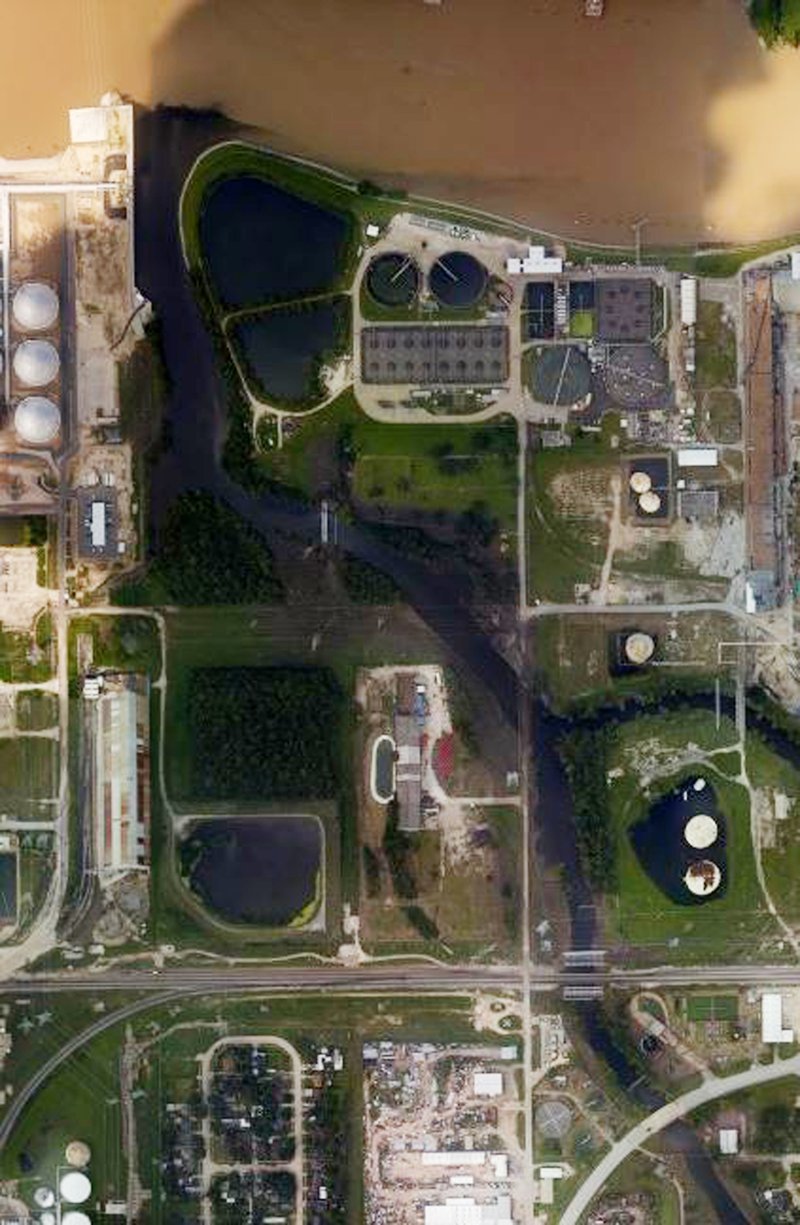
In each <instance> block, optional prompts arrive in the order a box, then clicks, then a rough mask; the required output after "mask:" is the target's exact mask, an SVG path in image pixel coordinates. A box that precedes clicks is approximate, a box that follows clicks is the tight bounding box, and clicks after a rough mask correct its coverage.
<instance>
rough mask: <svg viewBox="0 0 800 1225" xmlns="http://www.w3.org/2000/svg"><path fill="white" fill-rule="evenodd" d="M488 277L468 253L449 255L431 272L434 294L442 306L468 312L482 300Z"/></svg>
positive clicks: (457, 252)
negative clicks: (467, 310)
mask: <svg viewBox="0 0 800 1225" xmlns="http://www.w3.org/2000/svg"><path fill="white" fill-rule="evenodd" d="M487 280H488V274H487V272H486V269H485V268H484V266H483V264H482V263H481V262H480V260H478V259H476V258H475V256H474V255H470V254H468V252H466V251H448V253H447V255H441V256H440V257H439V259H437V261H436V263H435V264H434V265H433V267H432V268H431V271H430V277H429V283H430V287H431V293H432V294H433V296H434V297H435V298H436V299H437V300H438V301H439V302H441V304H442V306H451V307H456V308H461V309H465V310H466V309H468V308H469V307H470V306H474V305H475V304H476V302H478V301H479V300H480V299H481V297H482V296H483V293H484V290H485V289H486V282H487Z"/></svg>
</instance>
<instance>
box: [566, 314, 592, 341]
mask: <svg viewBox="0 0 800 1225" xmlns="http://www.w3.org/2000/svg"><path fill="white" fill-rule="evenodd" d="M596 328H597V323H596V319H595V312H594V311H593V310H579V311H572V312H571V314H570V317H569V334H570V336H572V337H573V339H575V340H590V339H591V338H592V336H594V334H595V331H596Z"/></svg>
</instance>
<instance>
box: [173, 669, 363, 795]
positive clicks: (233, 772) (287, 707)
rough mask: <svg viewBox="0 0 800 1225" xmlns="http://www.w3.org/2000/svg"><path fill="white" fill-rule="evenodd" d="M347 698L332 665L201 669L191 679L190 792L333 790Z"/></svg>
mask: <svg viewBox="0 0 800 1225" xmlns="http://www.w3.org/2000/svg"><path fill="white" fill-rule="evenodd" d="M343 701H344V699H343V694H342V691H341V689H340V687H339V684H338V681H337V680H336V677H335V676H334V674H333V672H331V671H330V670H329V669H327V668H199V669H197V670H196V671H194V672H193V673H192V677H191V681H190V684H189V731H190V736H191V744H192V794H193V795H195V796H196V797H198V798H205V799H220V800H222V799H231V800H234V799H238V800H249V799H262V800H270V799H286V800H290V799H308V798H312V797H313V798H315V799H325V798H328V797H333V796H335V795H336V794H337V792H338V789H339V782H340V772H341V764H340V759H341V752H340V749H341V727H342V718H343Z"/></svg>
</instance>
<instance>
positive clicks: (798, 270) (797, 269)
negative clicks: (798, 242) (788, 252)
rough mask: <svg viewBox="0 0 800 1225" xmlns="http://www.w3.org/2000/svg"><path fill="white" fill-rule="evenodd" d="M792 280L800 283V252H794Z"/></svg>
mask: <svg viewBox="0 0 800 1225" xmlns="http://www.w3.org/2000/svg"><path fill="white" fill-rule="evenodd" d="M792 280H793V281H800V251H792Z"/></svg>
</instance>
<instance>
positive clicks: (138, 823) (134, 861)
mask: <svg viewBox="0 0 800 1225" xmlns="http://www.w3.org/2000/svg"><path fill="white" fill-rule="evenodd" d="M105 679H106V684H105V686H104V688H103V690H102V692H101V693H100V695H99V697H97V698H95V699H94V700H92V701H91V703H90V707H89V711H88V714H89V719H90V725H91V729H92V750H93V770H92V815H93V821H94V850H95V866H96V868H97V871H98V872H99V873H100V875H101V877H102V876H103V875H106V876H108V875H116V874H118V873H122V872H129V871H131V870H134V869H141V868H146V867H147V866H148V865H149V862H150V706H149V701H150V684H149V681H148V679H147V677H144V676H136V675H133V674H131V673H120V674H118V675H114V676H110V675H106V678H105Z"/></svg>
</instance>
